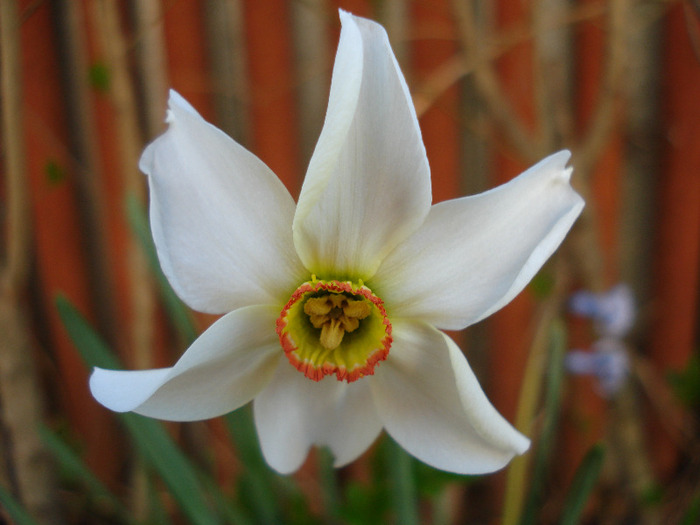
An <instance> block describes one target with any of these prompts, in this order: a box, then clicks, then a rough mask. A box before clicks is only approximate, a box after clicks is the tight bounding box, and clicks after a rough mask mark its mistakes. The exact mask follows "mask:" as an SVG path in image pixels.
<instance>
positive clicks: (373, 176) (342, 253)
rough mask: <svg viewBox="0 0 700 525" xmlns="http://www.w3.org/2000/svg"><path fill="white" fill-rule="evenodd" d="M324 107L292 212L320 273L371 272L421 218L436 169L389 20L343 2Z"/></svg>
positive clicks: (297, 240)
mask: <svg viewBox="0 0 700 525" xmlns="http://www.w3.org/2000/svg"><path fill="white" fill-rule="evenodd" d="M340 18H341V21H342V24H343V27H342V31H341V34H340V42H339V44H338V52H337V55H336V59H335V66H334V68H333V80H332V85H331V93H330V100H329V102H328V111H327V114H326V120H325V123H324V127H323V131H322V132H321V136H320V138H319V140H318V144H317V145H316V149H315V151H314V154H313V157H312V159H311V162H310V164H309V169H308V171H307V174H306V179H305V180H304V185H303V187H302V191H301V195H300V197H299V204H298V207H297V212H296V215H295V217H294V244H295V246H296V248H297V252H298V253H299V256H300V257H301V259H302V261H303V262H304V264H305V265H306V267H307V268H309V269H310V270H311V271H312V272H314V273H316V274H317V275H319V276H347V277H353V278H363V279H366V278H369V277H371V275H372V274H373V273H374V272H375V271H376V269H377V267H378V266H379V264H380V262H381V260H382V259H383V258H384V256H385V255H386V254H387V253H389V251H390V250H392V249H393V248H394V247H395V246H396V245H397V243H399V242H400V241H401V240H403V239H405V238H406V237H407V236H408V235H410V234H411V233H412V232H413V231H415V229H416V228H417V227H418V226H419V225H420V224H421V223H422V222H423V220H424V219H425V216H426V214H427V213H428V210H429V208H430V201H431V191H430V170H429V167H428V161H427V157H426V154H425V147H424V146H423V142H422V139H421V134H420V129H419V127H418V121H417V119H416V114H415V109H414V108H413V104H412V101H411V97H410V94H409V92H408V88H407V86H406V82H405V80H404V78H403V75H402V74H401V71H400V70H399V66H398V64H397V62H396V59H395V58H394V55H393V53H392V51H391V47H390V45H389V40H388V38H387V36H386V32H385V31H384V29H383V28H382V27H381V26H380V25H378V24H376V23H374V22H371V21H369V20H365V19H363V18H358V17H355V16H353V15H350V14H349V13H344V12H342V11H341V13H340Z"/></svg>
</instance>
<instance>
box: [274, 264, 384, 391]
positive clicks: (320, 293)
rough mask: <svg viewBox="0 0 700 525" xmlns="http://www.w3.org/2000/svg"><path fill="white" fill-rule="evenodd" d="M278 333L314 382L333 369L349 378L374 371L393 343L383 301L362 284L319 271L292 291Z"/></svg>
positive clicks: (340, 376)
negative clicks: (319, 275) (323, 275)
mask: <svg viewBox="0 0 700 525" xmlns="http://www.w3.org/2000/svg"><path fill="white" fill-rule="evenodd" d="M277 334H278V335H279V338H280V342H281V344H282V348H283V349H284V351H285V354H286V355H287V358H288V359H289V361H290V363H292V365H294V366H295V367H296V368H297V369H298V370H299V371H301V372H303V373H304V375H306V376H307V377H309V378H311V379H313V380H315V381H319V380H321V379H322V378H323V377H324V376H326V375H329V374H335V375H336V376H337V378H338V379H339V380H345V381H348V382H351V381H355V380H357V379H359V378H360V377H363V376H365V375H371V374H373V373H374V366H375V365H376V364H377V363H379V362H380V361H383V360H384V359H386V357H387V356H388V354H389V348H391V342H392V337H391V323H390V322H389V319H388V317H387V315H386V310H385V309H384V303H383V302H382V301H381V299H379V298H378V297H377V296H375V295H374V294H373V293H372V291H371V290H370V289H369V288H367V287H366V286H365V285H364V283H362V282H360V283H358V284H354V283H352V282H350V281H322V280H318V279H315V276H314V278H312V280H311V281H310V282H306V283H304V284H302V285H301V286H300V287H299V288H297V290H296V291H295V292H294V293H293V294H292V297H291V298H290V300H289V302H288V303H287V305H285V307H284V309H283V310H282V313H281V315H280V317H279V319H278V320H277Z"/></svg>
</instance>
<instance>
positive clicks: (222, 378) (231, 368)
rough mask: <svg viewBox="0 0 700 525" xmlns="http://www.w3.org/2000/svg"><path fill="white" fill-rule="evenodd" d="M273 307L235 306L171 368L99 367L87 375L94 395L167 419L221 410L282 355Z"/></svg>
mask: <svg viewBox="0 0 700 525" xmlns="http://www.w3.org/2000/svg"><path fill="white" fill-rule="evenodd" d="M278 315H279V309H278V308H277V307H270V306H250V307H246V308H241V309H239V310H234V311H233V312H231V313H230V314H228V315H226V316H224V317H222V318H221V319H219V320H218V321H217V322H215V323H214V324H213V325H212V326H211V327H209V329H208V330H206V331H205V332H204V333H203V334H202V335H201V336H200V337H199V338H198V339H197V340H196V341H195V342H194V343H193V344H192V346H190V348H189V349H188V350H187V351H186V352H185V353H184V354H183V355H182V357H181V358H180V360H179V361H178V362H177V363H176V364H175V366H173V367H172V368H161V369H156V370H137V371H121V370H103V369H100V368H96V369H95V371H94V372H93V374H92V376H91V377H90V390H91V391H92V395H93V396H95V399H97V401H99V402H100V403H102V404H103V405H104V406H106V407H107V408H109V409H111V410H115V411H117V412H128V411H133V412H136V413H138V414H143V415H144V416H149V417H155V418H158V419H165V420H168V421H196V420H199V419H207V418H211V417H216V416H220V415H221V414H225V413H227V412H230V411H231V410H235V409H236V408H238V407H240V406H242V405H244V404H245V403H247V402H248V401H250V400H251V399H252V398H253V397H254V396H255V395H257V393H258V392H259V391H260V390H261V389H263V388H264V387H265V386H266V385H267V383H268V382H269V381H270V378H271V377H272V374H273V373H274V371H275V367H276V366H277V362H278V360H279V358H280V357H281V356H282V355H283V354H282V349H281V348H280V343H279V339H278V337H277V334H276V333H275V318H276V317H277V316H278Z"/></svg>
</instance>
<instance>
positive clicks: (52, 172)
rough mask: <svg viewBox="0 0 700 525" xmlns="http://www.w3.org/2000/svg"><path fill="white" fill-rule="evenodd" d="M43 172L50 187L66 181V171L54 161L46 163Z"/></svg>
mask: <svg viewBox="0 0 700 525" xmlns="http://www.w3.org/2000/svg"><path fill="white" fill-rule="evenodd" d="M44 171H46V179H47V180H48V181H49V184H51V185H52V186H57V185H58V184H60V183H61V182H63V181H64V180H65V179H66V170H65V169H63V166H61V165H60V164H59V163H58V162H56V161H55V160H50V161H48V162H47V163H46V166H44Z"/></svg>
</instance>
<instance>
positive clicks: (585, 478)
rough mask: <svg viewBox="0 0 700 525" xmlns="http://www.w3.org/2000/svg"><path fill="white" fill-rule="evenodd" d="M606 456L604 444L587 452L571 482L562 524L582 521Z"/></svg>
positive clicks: (570, 524) (568, 524)
mask: <svg viewBox="0 0 700 525" xmlns="http://www.w3.org/2000/svg"><path fill="white" fill-rule="evenodd" d="M604 457H605V449H604V448H603V446H602V445H593V446H592V447H591V448H590V450H589V451H588V452H587V453H586V456H585V457H584V458H583V460H582V461H581V464H580V465H579V467H578V469H577V470H576V474H575V475H574V480H573V481H572V482H571V487H570V488H569V493H568V495H567V497H566V501H565V503H564V512H563V513H562V517H561V522H560V523H561V525H576V524H577V523H578V522H579V521H580V519H581V514H582V513H583V509H584V507H585V505H586V502H587V501H588V497H589V496H590V494H591V492H592V491H593V488H594V487H595V484H596V482H597V481H598V476H599V475H600V470H601V468H602V467H603V459H604Z"/></svg>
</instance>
